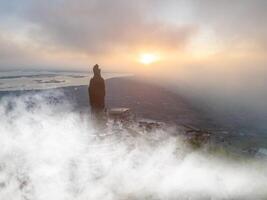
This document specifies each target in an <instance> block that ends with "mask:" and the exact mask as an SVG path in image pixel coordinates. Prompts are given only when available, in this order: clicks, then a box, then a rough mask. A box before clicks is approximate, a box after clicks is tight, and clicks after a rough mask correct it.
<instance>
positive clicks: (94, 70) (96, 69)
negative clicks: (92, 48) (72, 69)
mask: <svg viewBox="0 0 267 200" xmlns="http://www.w3.org/2000/svg"><path fill="white" fill-rule="evenodd" d="M93 72H94V75H98V76H100V73H101V69H100V68H99V66H98V64H95V65H94V67H93Z"/></svg>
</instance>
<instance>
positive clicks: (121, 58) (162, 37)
mask: <svg viewBox="0 0 267 200" xmlns="http://www.w3.org/2000/svg"><path fill="white" fill-rule="evenodd" d="M266 8H267V1H265V0H255V1H251V0H235V1H227V0H220V1H213V0H201V1H200V0H199V1H197V0H186V1H185V0H167V1H160V0H135V1H133V0H130V1H125V0H112V1H111V0H77V1H71V0H46V1H41V0H10V1H5V0H0V30H1V32H0V70H10V69H11V70H12V69H37V70H38V69H56V70H87V69H88V67H89V66H92V65H93V64H94V63H99V64H100V65H101V66H103V68H104V69H105V70H106V71H120V72H133V73H135V72H142V73H146V71H147V73H151V72H155V73H156V74H161V72H169V73H166V74H171V73H173V72H175V73H176V72H177V73H181V74H183V75H184V76H185V75H186V74H187V73H189V72H188V68H190V71H196V72H199V70H200V71H203V70H204V71H205V70H206V68H207V67H208V71H210V70H213V68H214V66H215V65H216V67H215V68H216V70H223V71H225V70H226V71H227V70H228V69H230V70H240V66H242V68H245V69H244V71H246V70H247V68H249V70H248V71H249V72H250V68H251V67H254V66H257V70H260V71H261V70H265V66H266V62H267V57H266V50H267V39H266V34H267V25H266V19H267V12H266ZM144 55H145V56H146V55H148V57H149V56H150V57H151V55H152V57H155V58H156V59H154V61H155V62H153V63H150V64H149V65H146V64H144V63H143V62H142V57H144ZM140 60H141V61H140ZM152 60H153V59H152ZM252 65H253V66H252ZM196 66H197V67H196ZM233 68H234V69H233ZM190 76H192V74H191V72H190Z"/></svg>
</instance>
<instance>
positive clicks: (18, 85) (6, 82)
mask: <svg viewBox="0 0 267 200" xmlns="http://www.w3.org/2000/svg"><path fill="white" fill-rule="evenodd" d="M92 76H93V74H92V73H90V72H67V71H61V72H58V71H57V72H55V71H4V72H0V91H14V90H42V89H51V88H59V87H67V86H80V85H88V84H89V80H90V78H91V77H92ZM102 76H103V78H104V79H108V78H113V77H121V76H130V74H122V73H102Z"/></svg>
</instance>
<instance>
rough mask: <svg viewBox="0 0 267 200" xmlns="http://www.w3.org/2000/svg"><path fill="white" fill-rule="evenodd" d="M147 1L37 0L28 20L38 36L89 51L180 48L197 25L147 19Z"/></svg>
mask: <svg viewBox="0 0 267 200" xmlns="http://www.w3.org/2000/svg"><path fill="white" fill-rule="evenodd" d="M148 3H149V2H148V1H144V2H141V1H134V2H133V1H130V2H129V1H127V2H126V1H122V0H119V1H103V0H101V1H93V0H91V1H84V0H81V1H79V3H77V2H73V1H69V0H66V1H46V2H43V1H34V3H33V4H32V5H31V8H30V11H29V12H28V13H27V17H28V20H29V21H31V22H32V23H34V24H36V25H37V26H38V27H39V29H38V30H37V31H36V33H35V37H36V38H39V39H40V40H43V39H44V41H49V44H51V45H59V46H61V47H64V48H70V49H75V50H77V51H82V52H85V53H87V54H95V53H96V54H104V53H106V52H114V51H116V50H122V49H126V50H131V49H134V48H135V47H136V46H140V45H143V46H148V47H151V46H154V47H155V46H161V47H164V46H166V47H172V48H178V47H181V46H183V45H184V43H185V41H186V40H187V39H188V38H189V36H191V34H192V33H193V32H194V31H195V27H192V26H184V27H178V26H177V27H173V26H168V25H166V24H163V23H160V22H153V21H152V22H150V21H148V19H147V18H148V17H147V16H148V15H149V12H150V11H149V6H148Z"/></svg>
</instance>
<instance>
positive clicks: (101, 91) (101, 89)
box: [88, 64, 106, 114]
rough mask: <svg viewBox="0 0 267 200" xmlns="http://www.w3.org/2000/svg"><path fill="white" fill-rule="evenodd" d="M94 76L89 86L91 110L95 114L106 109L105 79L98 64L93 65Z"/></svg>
mask: <svg viewBox="0 0 267 200" xmlns="http://www.w3.org/2000/svg"><path fill="white" fill-rule="evenodd" d="M93 72H94V77H93V78H91V80H90V85H89V88H88V93H89V99H90V105H91V110H92V113H93V114H98V113H102V112H103V111H104V109H105V94H106V91H105V81H104V79H103V78H102V77H101V70H100V69H99V66H98V65H97V64H96V65H95V66H94V67H93Z"/></svg>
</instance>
